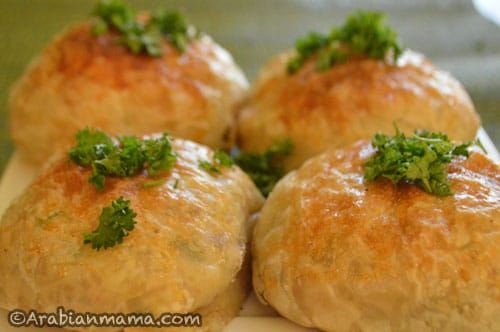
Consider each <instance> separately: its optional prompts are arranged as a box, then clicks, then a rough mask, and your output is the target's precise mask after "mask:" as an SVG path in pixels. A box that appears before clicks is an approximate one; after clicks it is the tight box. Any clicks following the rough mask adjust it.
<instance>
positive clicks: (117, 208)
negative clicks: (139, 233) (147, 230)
mask: <svg viewBox="0 0 500 332" xmlns="http://www.w3.org/2000/svg"><path fill="white" fill-rule="evenodd" d="M136 216H137V214H136V213H135V212H134V210H132V209H131V208H130V201H127V200H125V199H123V197H120V198H118V199H117V200H115V201H113V202H112V203H111V206H107V207H105V208H104V209H102V212H101V215H100V217H99V226H97V228H96V229H95V230H94V231H93V232H92V233H87V234H84V240H83V243H84V244H88V243H90V244H92V248H93V249H96V250H100V249H107V248H110V247H113V246H115V245H116V244H119V243H122V242H123V238H124V237H126V236H127V235H128V234H129V232H130V231H132V230H133V229H134V225H135V223H136V221H135V220H134V218H135V217H136Z"/></svg>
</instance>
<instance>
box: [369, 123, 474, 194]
mask: <svg viewBox="0 0 500 332" xmlns="http://www.w3.org/2000/svg"><path fill="white" fill-rule="evenodd" d="M472 144H473V143H472V142H469V143H464V144H459V145H455V144H454V143H452V142H450V140H449V138H448V136H446V135H445V134H442V133H430V132H427V131H416V132H415V134H413V135H412V136H409V137H406V136H405V134H404V133H402V132H400V131H399V130H398V129H397V128H396V135H395V136H392V137H391V136H387V135H383V134H375V136H374V137H373V140H372V145H373V146H374V147H375V148H376V149H377V152H376V153H375V154H374V155H373V156H372V157H371V158H370V159H369V160H368V161H367V162H366V163H365V165H364V172H365V179H367V180H369V181H373V180H376V179H378V178H381V177H382V178H386V179H389V180H390V181H391V182H392V183H394V184H397V183H400V182H407V183H412V184H415V185H417V186H419V187H420V188H422V189H423V190H425V191H426V192H428V193H431V194H434V195H437V196H448V195H452V194H453V192H452V190H451V188H450V184H449V182H448V174H447V166H448V164H449V163H450V162H451V161H452V159H453V158H454V157H456V156H465V157H468V156H469V152H468V150H467V149H468V148H469V147H470V146H471V145H472Z"/></svg>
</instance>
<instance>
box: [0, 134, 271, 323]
mask: <svg viewBox="0 0 500 332" xmlns="http://www.w3.org/2000/svg"><path fill="white" fill-rule="evenodd" d="M173 151H174V152H175V153H176V154H177V161H176V163H175V165H174V167H173V168H172V169H171V170H170V171H169V172H168V173H166V174H164V175H160V176H159V178H158V179H155V181H157V180H162V179H164V180H166V181H165V182H164V183H162V184H161V183H160V184H159V185H157V186H154V187H145V186H144V184H145V182H148V181H151V180H150V178H147V177H146V176H145V175H143V174H139V175H136V176H133V177H125V178H113V177H110V178H107V179H106V187H105V190H104V191H103V192H98V191H97V190H96V188H95V187H94V186H93V185H92V184H90V183H88V178H89V176H90V173H91V170H90V169H87V168H82V167H80V166H77V165H76V164H74V163H73V162H71V161H70V160H69V158H67V157H64V158H61V159H60V160H58V161H55V162H54V163H53V164H52V165H50V166H48V167H47V168H46V169H45V170H44V171H43V172H42V173H41V175H40V176H39V177H38V179H36V180H35V181H34V183H33V184H32V185H31V186H30V187H29V188H28V189H27V190H26V191H25V192H24V193H23V194H22V195H21V196H20V197H19V198H18V199H17V200H16V201H15V202H14V203H13V204H12V205H11V206H10V208H9V209H8V210H7V212H6V213H5V215H4V216H3V219H2V222H1V225H0V271H2V273H0V307H2V308H6V309H14V308H20V309H34V310H38V311H41V312H50V311H52V310H54V309H55V308H56V307H58V306H64V307H65V308H71V309H72V310H75V311H76V312H87V311H88V312H95V313H102V312H121V313H130V312H150V313H153V314H160V313H165V312H197V311H201V312H203V313H207V315H209V316H210V317H215V318H214V320H213V321H212V322H209V323H206V324H212V325H213V326H220V325H224V323H225V322H226V321H227V320H228V319H229V318H231V317H232V316H233V315H235V314H236V313H237V312H238V311H239V309H240V305H241V303H242V302H243V299H244V297H245V295H246V294H247V293H246V290H247V283H246V281H245V278H246V276H245V275H241V276H240V277H239V278H236V275H237V274H238V272H239V271H240V270H241V268H242V264H243V260H244V257H245V252H246V243H247V240H248V236H247V233H248V231H249V218H250V216H251V214H252V213H254V212H256V211H257V210H258V209H259V208H260V206H261V204H262V201H263V198H262V196H261V195H260V193H259V192H258V190H257V188H256V187H255V186H254V184H253V183H252V182H251V180H250V179H249V178H248V177H247V176H246V174H244V173H243V172H242V171H241V170H240V169H239V168H238V167H236V166H233V167H231V168H228V167H226V168H224V169H221V172H222V173H221V174H217V175H214V174H211V173H208V172H207V171H205V170H203V169H201V168H200V167H199V165H198V162H199V160H210V159H209V158H211V155H212V152H211V151H210V150H209V149H208V148H206V147H203V146H201V145H198V144H195V143H192V142H189V141H184V140H181V139H175V140H174V141H173ZM160 182H161V181H160ZM119 196H123V197H124V199H126V200H129V201H130V207H131V208H132V209H133V210H134V211H135V213H136V214H137V216H136V217H135V220H136V222H137V223H136V225H135V228H134V229H133V230H132V231H130V233H129V235H128V236H126V237H125V238H124V239H123V243H119V244H116V245H115V246H113V247H111V248H108V249H106V250H95V249H93V248H92V246H91V245H90V244H84V242H83V240H84V235H83V234H84V233H89V232H92V231H93V230H94V229H95V228H96V226H97V225H98V224H99V215H100V213H101V211H102V209H103V207H105V206H109V205H110V203H111V202H112V201H113V200H115V199H117V198H118V197H119ZM221 294H224V295H223V296H222V298H221V296H220V295H221ZM212 306H215V307H212ZM217 317H219V318H217ZM207 319H209V321H210V318H207ZM221 319H224V321H222V322H221Z"/></svg>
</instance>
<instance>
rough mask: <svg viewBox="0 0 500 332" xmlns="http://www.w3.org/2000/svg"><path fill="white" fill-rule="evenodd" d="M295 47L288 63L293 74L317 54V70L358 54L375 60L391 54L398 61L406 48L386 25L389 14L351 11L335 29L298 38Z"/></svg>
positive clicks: (289, 70)
mask: <svg viewBox="0 0 500 332" xmlns="http://www.w3.org/2000/svg"><path fill="white" fill-rule="evenodd" d="M295 49H296V55H295V56H294V57H293V58H292V59H291V60H290V61H289V62H288V66H287V70H288V72H289V73H290V74H293V73H295V72H296V71H298V70H299V69H300V68H301V67H302V65H303V64H304V63H305V62H306V61H307V60H308V59H309V58H310V57H311V56H313V55H314V54H317V53H319V55H318V59H317V63H316V69H317V70H326V69H329V68H330V67H332V66H333V65H335V64H337V63H342V62H345V61H346V60H347V59H349V58H350V57H353V56H358V55H365V56H367V57H369V58H372V59H384V58H385V57H386V56H387V55H390V56H392V59H393V61H396V60H397V59H398V57H399V56H400V55H401V53H402V50H403V48H402V46H401V45H400V43H399V41H398V37H397V34H396V32H395V31H394V30H392V29H391V28H390V27H389V26H387V25H386V24H385V16H384V15H383V14H381V13H376V12H367V11H358V12H356V13H354V14H351V15H350V16H348V18H347V20H346V22H345V23H344V25H342V26H341V27H339V28H334V29H332V31H331V33H330V34H329V35H323V34H320V33H317V32H311V33H309V34H308V35H307V36H305V37H303V38H300V39H298V40H297V42H296V44H295Z"/></svg>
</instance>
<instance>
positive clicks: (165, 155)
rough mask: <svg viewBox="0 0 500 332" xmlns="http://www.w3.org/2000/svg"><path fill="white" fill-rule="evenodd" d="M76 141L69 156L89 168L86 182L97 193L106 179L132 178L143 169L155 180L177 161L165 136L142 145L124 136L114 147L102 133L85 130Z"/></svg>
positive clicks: (149, 140)
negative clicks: (90, 171) (89, 174)
mask: <svg viewBox="0 0 500 332" xmlns="http://www.w3.org/2000/svg"><path fill="white" fill-rule="evenodd" d="M76 139H77V145H76V146H75V147H74V148H72V149H71V150H70V152H69V156H70V158H71V160H73V161H74V162H75V163H76V164H78V165H81V166H92V176H91V177H90V178H89V182H90V183H92V184H94V185H95V186H96V188H97V189H98V190H103V189H104V187H105V180H106V176H117V177H127V176H133V175H135V174H137V173H139V172H140V171H141V170H143V169H146V170H147V172H148V176H155V175H157V174H158V173H160V172H164V171H168V170H169V169H171V168H172V166H173V165H174V164H175V161H176V155H175V153H174V152H173V151H172V146H171V144H170V138H169V136H168V134H163V135H162V136H161V137H159V138H156V139H147V140H144V141H143V140H140V139H139V138H137V137H133V136H124V137H121V138H120V139H119V140H118V142H117V143H116V144H113V141H112V140H111V138H109V137H108V136H107V135H106V134H104V133H103V132H101V131H97V130H91V129H85V130H83V131H81V132H79V133H78V134H77V135H76Z"/></svg>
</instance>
